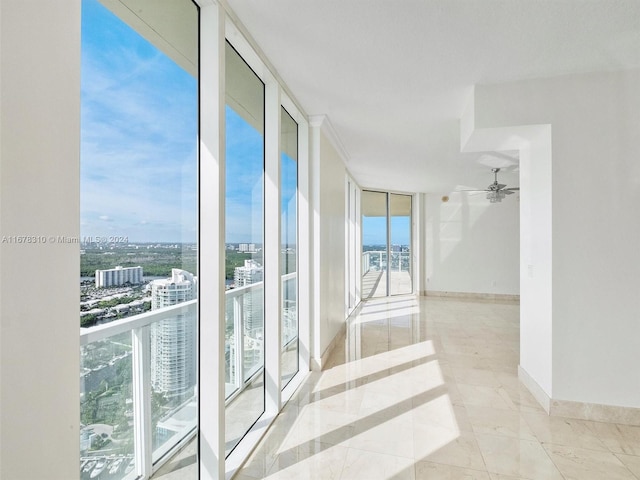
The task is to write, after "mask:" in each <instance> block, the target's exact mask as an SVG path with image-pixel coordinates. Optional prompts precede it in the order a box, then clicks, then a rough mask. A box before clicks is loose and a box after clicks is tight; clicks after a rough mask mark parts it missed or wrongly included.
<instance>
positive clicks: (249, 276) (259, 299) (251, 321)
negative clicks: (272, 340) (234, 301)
mask: <svg viewBox="0 0 640 480" xmlns="http://www.w3.org/2000/svg"><path fill="white" fill-rule="evenodd" d="M263 279H264V267H263V266H262V265H260V264H259V263H258V262H256V261H255V260H253V259H251V260H245V261H244V266H242V267H236V268H235V270H234V272H233V283H234V285H235V287H236V288H239V287H246V286H247V285H252V284H254V283H258V282H262V280H263ZM263 298H264V297H263V290H262V289H259V290H258V289H255V290H251V291H247V292H246V293H244V295H242V303H243V311H244V312H245V313H244V331H245V334H246V335H248V336H249V337H251V338H253V339H259V340H262V336H263V326H264V310H263V308H262V306H263V303H264V299H263Z"/></svg>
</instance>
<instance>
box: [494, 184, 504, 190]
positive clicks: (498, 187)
mask: <svg viewBox="0 0 640 480" xmlns="http://www.w3.org/2000/svg"><path fill="white" fill-rule="evenodd" d="M495 187H496V190H502V189H503V188H504V187H506V185H505V184H504V183H499V184H497V185H496V186H495Z"/></svg>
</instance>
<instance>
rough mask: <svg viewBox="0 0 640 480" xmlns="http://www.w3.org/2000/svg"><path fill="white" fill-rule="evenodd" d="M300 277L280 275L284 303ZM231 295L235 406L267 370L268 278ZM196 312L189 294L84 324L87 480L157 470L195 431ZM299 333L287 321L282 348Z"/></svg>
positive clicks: (229, 372) (228, 346)
mask: <svg viewBox="0 0 640 480" xmlns="http://www.w3.org/2000/svg"><path fill="white" fill-rule="evenodd" d="M296 282H297V275H296V273H290V274H287V275H283V276H282V292H283V301H284V300H286V299H287V292H288V291H290V290H291V289H292V288H293V285H294V284H295V283H296ZM225 299H226V315H225V323H226V334H225V362H226V365H225V373H226V382H225V395H226V399H227V404H229V403H231V402H233V401H234V400H235V399H236V398H238V397H240V396H241V395H242V393H243V392H244V391H245V389H246V388H247V387H248V386H249V385H250V383H251V381H252V379H253V378H255V377H256V376H257V375H258V374H260V373H262V371H263V368H264V361H263V358H264V342H263V338H264V335H263V332H264V325H263V320H262V319H263V314H262V305H263V304H264V286H263V283H262V282H259V283H255V284H252V285H248V286H245V287H240V288H235V289H231V290H228V291H227V292H226V293H225ZM292 308H293V307H292ZM196 312H197V300H191V301H188V302H184V303H180V304H177V305H173V306H171V307H166V308H162V309H158V310H152V311H149V312H145V313H143V314H140V315H136V316H132V317H128V318H125V319H122V320H117V321H114V322H110V323H105V324H102V325H97V326H95V327H91V328H83V329H81V334H80V358H81V362H80V364H81V372H80V411H81V431H80V477H81V480H89V479H99V480H133V479H135V478H137V477H140V476H143V475H146V476H151V474H152V471H153V466H154V465H155V464H156V463H158V462H159V461H160V460H161V459H163V458H165V457H167V456H168V455H170V454H171V453H172V452H173V451H174V450H175V449H176V448H178V447H180V446H181V445H183V444H184V443H185V442H186V441H188V440H189V439H190V438H191V436H193V435H194V434H195V432H196V430H197V386H196V370H195V369H196V362H197V345H196V329H197V323H196ZM256 312H259V313H256ZM290 313H292V314H293V313H294V312H290ZM297 338H298V333H297V324H295V323H294V322H291V324H290V326H289V323H287V322H285V326H284V327H283V331H282V350H283V352H284V351H286V349H287V348H290V347H291V345H292V343H293V342H295V341H297Z"/></svg>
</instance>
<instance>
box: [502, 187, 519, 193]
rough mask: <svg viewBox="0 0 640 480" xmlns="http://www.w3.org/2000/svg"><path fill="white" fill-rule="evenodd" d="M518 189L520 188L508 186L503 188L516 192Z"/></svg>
mask: <svg viewBox="0 0 640 480" xmlns="http://www.w3.org/2000/svg"><path fill="white" fill-rule="evenodd" d="M518 190H520V187H510V188H505V189H504V191H505V192H507V191H511V192H516V191H518Z"/></svg>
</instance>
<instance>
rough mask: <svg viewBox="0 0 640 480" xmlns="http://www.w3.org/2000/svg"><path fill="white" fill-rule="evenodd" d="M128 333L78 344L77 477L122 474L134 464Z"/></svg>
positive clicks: (113, 476) (117, 476)
mask: <svg viewBox="0 0 640 480" xmlns="http://www.w3.org/2000/svg"><path fill="white" fill-rule="evenodd" d="M131 357H132V348H131V333H128V332H127V333H123V334H120V335H114V336H113V337H110V338H108V339H106V340H101V341H98V342H94V343H90V344H89V345H86V346H84V347H81V348H80V422H81V426H80V478H81V479H82V480H85V479H90V478H107V477H108V478H109V479H114V480H119V479H121V478H124V477H125V476H126V475H127V474H128V473H129V472H130V471H131V470H133V468H134V465H135V460H134V445H133V438H134V422H135V421H139V419H137V418H134V414H133V413H134V412H133V383H132V378H133V371H132V367H131Z"/></svg>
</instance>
